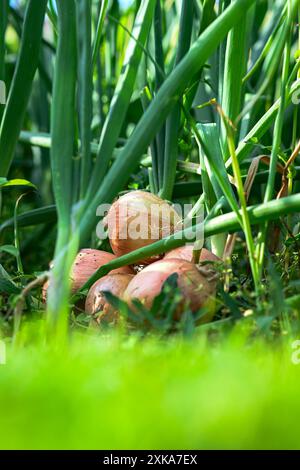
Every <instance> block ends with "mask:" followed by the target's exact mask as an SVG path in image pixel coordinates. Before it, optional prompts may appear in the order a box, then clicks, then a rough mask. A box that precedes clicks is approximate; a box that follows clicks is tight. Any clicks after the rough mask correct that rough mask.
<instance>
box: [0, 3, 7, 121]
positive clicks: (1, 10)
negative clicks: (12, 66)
mask: <svg viewBox="0 0 300 470" xmlns="http://www.w3.org/2000/svg"><path fill="white" fill-rule="evenodd" d="M7 14H8V0H0V80H1V81H3V82H4V83H5V32H6V26H7ZM2 115H3V104H0V123H1V118H2Z"/></svg>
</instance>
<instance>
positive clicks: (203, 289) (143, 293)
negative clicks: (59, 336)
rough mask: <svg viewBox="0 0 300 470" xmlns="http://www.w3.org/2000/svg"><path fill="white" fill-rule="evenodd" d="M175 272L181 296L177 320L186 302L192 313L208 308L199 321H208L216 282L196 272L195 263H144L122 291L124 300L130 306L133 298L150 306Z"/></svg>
mask: <svg viewBox="0 0 300 470" xmlns="http://www.w3.org/2000/svg"><path fill="white" fill-rule="evenodd" d="M174 273H177V274H178V287H179V289H180V290H181V292H182V295H183V297H184V300H183V301H182V303H181V304H180V305H179V306H178V310H177V312H176V319H179V318H180V316H181V315H182V313H183V312H184V308H185V306H186V305H187V304H188V307H189V308H190V309H191V310H192V312H197V311H198V310H199V309H200V308H202V307H207V313H206V314H205V315H204V316H203V317H202V318H201V321H200V323H206V322H208V321H210V320H211V319H212V317H213V315H214V304H215V295H216V282H215V281H209V280H208V279H207V278H206V276H205V275H203V274H201V273H200V272H199V271H198V269H197V267H196V265H195V264H193V263H191V262H189V261H185V260H182V259H163V260H160V261H157V262H156V263H153V264H151V265H150V266H147V267H146V268H145V269H143V271H141V272H140V273H139V274H137V275H136V276H135V277H134V279H133V280H132V281H131V282H130V284H129V285H128V287H127V289H126V291H125V294H124V300H125V301H126V302H128V304H129V305H130V306H131V308H133V309H134V305H133V302H132V301H133V300H134V299H136V300H139V301H140V302H142V304H143V305H144V306H145V307H146V308H148V309H151V307H152V305H153V301H154V299H155V297H157V296H158V295H159V294H160V292H161V290H162V287H163V284H164V283H165V282H166V280H167V279H168V278H169V277H170V276H171V275H172V274H174Z"/></svg>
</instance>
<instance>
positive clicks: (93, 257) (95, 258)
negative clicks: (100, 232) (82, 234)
mask: <svg viewBox="0 0 300 470" xmlns="http://www.w3.org/2000/svg"><path fill="white" fill-rule="evenodd" d="M113 259H116V256H115V255H113V254H112V253H107V252H106V251H100V250H92V249H90V248H86V249H84V250H81V251H80V252H79V253H78V255H77V256H76V259H75V262H74V264H73V268H72V274H71V281H72V294H74V293H75V292H77V291H78V290H79V289H81V287H83V286H84V284H85V283H86V282H87V281H88V280H89V278H90V277H91V276H92V275H93V274H94V273H95V272H96V271H97V270H98V269H99V268H101V266H103V265H104V264H106V263H108V262H109V261H112V260H113ZM113 273H124V274H133V270H132V269H131V268H130V267H129V266H124V267H122V268H118V269H114V270H113V271H111V274H113Z"/></svg>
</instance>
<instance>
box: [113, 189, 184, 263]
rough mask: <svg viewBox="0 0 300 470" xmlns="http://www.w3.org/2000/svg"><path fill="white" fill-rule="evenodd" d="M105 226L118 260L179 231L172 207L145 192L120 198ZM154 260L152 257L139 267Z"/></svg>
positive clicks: (136, 192) (132, 192) (178, 220)
mask: <svg viewBox="0 0 300 470" xmlns="http://www.w3.org/2000/svg"><path fill="white" fill-rule="evenodd" d="M106 223H107V227H108V235H109V239H110V244H111V247H112V250H113V252H114V253H115V255H117V256H122V255H125V254H127V253H130V252H131V251H134V250H137V249H139V248H142V247H144V246H148V245H150V244H151V243H153V242H155V241H157V240H160V239H161V238H164V237H166V236H168V235H171V234H173V233H174V232H175V231H176V230H179V229H180V228H181V219H180V217H179V215H178V214H177V212H176V211H175V210H174V209H173V207H172V206H171V205H170V204H168V203H167V202H165V201H163V200H162V199H160V198H159V197H158V196H155V195H153V194H150V193H147V192H144V191H131V192H130V193H127V194H125V195H124V196H122V197H120V199H118V200H117V201H116V202H115V203H114V204H113V205H112V207H111V209H110V210H109V212H108V214H107V217H106ZM157 259H158V257H157V256H156V257H152V258H149V259H147V260H143V261H141V264H149V263H151V262H153V261H155V260H157Z"/></svg>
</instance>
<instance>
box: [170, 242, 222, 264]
mask: <svg viewBox="0 0 300 470" xmlns="http://www.w3.org/2000/svg"><path fill="white" fill-rule="evenodd" d="M193 253H194V245H185V246H182V247H179V248H175V250H172V251H169V252H168V253H167V254H166V256H165V258H164V259H184V260H186V261H191V262H192V261H193ZM199 261H200V263H201V262H202V263H203V262H206V261H211V262H215V263H216V262H220V261H221V260H220V258H218V257H217V256H216V255H214V254H213V253H212V252H211V251H209V250H207V249H206V248H202V250H201V254H200V260H199Z"/></svg>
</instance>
